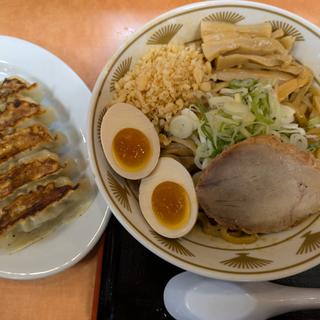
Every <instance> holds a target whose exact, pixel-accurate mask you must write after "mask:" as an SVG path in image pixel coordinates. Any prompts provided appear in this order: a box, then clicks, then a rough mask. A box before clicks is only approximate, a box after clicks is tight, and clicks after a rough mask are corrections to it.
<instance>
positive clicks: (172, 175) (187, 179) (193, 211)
mask: <svg viewBox="0 0 320 320" xmlns="http://www.w3.org/2000/svg"><path fill="white" fill-rule="evenodd" d="M165 181H172V182H175V183H177V184H179V185H180V186H181V187H183V188H184V190H185V192H186V193H187V194H188V197H189V201H190V216H189V220H188V222H187V223H186V224H185V225H183V226H181V227H180V228H177V229H170V228H168V227H166V226H165V225H163V224H161V222H160V221H159V220H158V218H157V217H156V215H155V213H154V212H153V210H152V194H153V191H154V189H155V188H156V187H157V186H158V185H159V184H160V183H162V182H165ZM139 204H140V209H141V212H142V214H143V216H144V218H145V219H146V221H147V222H148V224H149V225H150V226H151V227H152V229H153V230H155V231H156V232H157V233H159V234H161V235H163V236H164V237H167V238H179V237H182V236H184V235H185V234H187V233H188V232H189V231H190V230H191V229H192V228H193V226H194V225H195V223H196V220H197V217H198V201H197V196H196V192H195V188H194V184H193V181H192V178H191V176H190V174H189V172H188V171H187V170H186V168H185V167H184V166H183V165H182V164H180V163H179V162H178V161H176V160H174V159H172V158H168V157H161V158H160V159H159V161H158V164H157V166H156V168H155V170H154V171H153V172H152V173H151V175H149V176H148V177H146V178H144V179H142V181H141V184H140V188H139Z"/></svg>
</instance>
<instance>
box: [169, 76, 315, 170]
mask: <svg viewBox="0 0 320 320" xmlns="http://www.w3.org/2000/svg"><path fill="white" fill-rule="evenodd" d="M219 93H220V95H217V96H214V95H212V94H207V95H206V102H205V103H197V104H192V105H190V106H189V107H188V108H185V109H183V110H182V111H181V113H180V114H179V115H177V116H175V117H173V118H172V120H171V122H170V125H169V132H170V134H171V135H173V136H174V137H177V138H180V139H192V140H193V141H194V143H195V144H196V146H197V149H196V153H195V164H196V165H197V167H199V169H204V168H205V167H206V166H207V165H208V163H209V162H210V160H211V159H213V158H214V157H216V156H217V155H218V154H220V153H221V152H222V151H223V150H224V149H225V148H226V147H228V146H230V145H232V144H235V143H237V142H240V141H242V140H244V139H247V138H250V137H254V136H258V135H274V136H277V137H278V138H280V139H281V140H282V141H283V142H286V143H291V144H293V145H295V146H297V147H298V148H300V149H301V150H307V149H309V150H311V151H313V150H312V149H313V148H315V145H314V144H311V143H308V136H307V134H306V131H305V129H304V128H302V127H299V125H298V124H297V123H295V118H294V113H295V111H294V109H292V108H291V107H289V106H287V105H284V104H281V103H280V102H279V100H278V98H277V94H276V91H275V90H274V88H273V86H272V83H271V82H270V81H262V80H260V81H258V80H254V79H246V80H233V81H231V82H230V83H229V85H228V87H226V88H222V89H221V90H220V91H219ZM310 122H312V123H309V125H310V126H311V127H312V126H318V125H319V124H320V119H311V120H310Z"/></svg>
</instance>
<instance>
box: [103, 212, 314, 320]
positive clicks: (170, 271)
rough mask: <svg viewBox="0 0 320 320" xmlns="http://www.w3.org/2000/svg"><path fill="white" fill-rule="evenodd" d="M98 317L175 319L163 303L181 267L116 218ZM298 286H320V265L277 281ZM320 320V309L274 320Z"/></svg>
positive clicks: (107, 249)
mask: <svg viewBox="0 0 320 320" xmlns="http://www.w3.org/2000/svg"><path fill="white" fill-rule="evenodd" d="M106 233H107V234H106V242H105V247H104V256H103V262H102V264H103V265H102V275H101V287H100V297H99V306H98V319H99V320H102V319H105V320H127V319H128V320H132V319H139V320H151V319H152V320H168V319H173V318H172V317H171V316H170V315H169V313H168V312H167V310H166V308H165V306H164V304H163V290H164V288H165V285H166V284H167V282H168V281H169V280H170V278H171V277H173V276H174V275H176V274H177V273H180V272H182V270H181V269H179V268H177V267H174V266H173V265H171V264H169V263H167V262H165V261H164V260H162V259H160V258H158V257H157V256H156V255H154V254H152V253H151V252H150V251H148V250H147V249H145V248H144V247H143V246H142V245H141V244H140V243H139V242H137V241H136V240H135V239H134V238H133V237H132V236H131V235H130V234H129V233H128V232H127V231H126V230H125V229H124V228H123V227H122V226H121V225H120V224H119V223H118V221H117V220H116V219H115V218H114V217H111V219H110V222H109V225H108V228H107V230H106ZM275 282H276V283H280V284H284V285H289V286H295V287H314V288H320V266H318V267H315V268H313V269H311V270H309V271H307V272H303V273H301V274H299V275H296V276H293V277H289V278H285V279H281V280H278V281H275ZM302 319H303V320H319V319H320V310H309V311H299V312H292V313H287V314H285V315H281V316H278V317H275V318H272V320H302Z"/></svg>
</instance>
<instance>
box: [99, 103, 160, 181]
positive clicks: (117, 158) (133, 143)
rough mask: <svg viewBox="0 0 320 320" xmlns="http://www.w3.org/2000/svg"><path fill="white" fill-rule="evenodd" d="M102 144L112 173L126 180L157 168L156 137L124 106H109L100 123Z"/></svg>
mask: <svg viewBox="0 0 320 320" xmlns="http://www.w3.org/2000/svg"><path fill="white" fill-rule="evenodd" d="M101 142H102V147H103V151H104V154H105V156H106V158H107V160H108V162H109V164H110V166H111V167H112V169H113V170H114V171H116V172H117V173H118V174H119V175H120V176H122V177H124V178H127V179H133V180H135V179H142V178H144V177H146V176H147V175H149V174H150V173H151V171H152V170H153V169H154V168H155V166H156V165H157V162H158V160H159V154H160V142H159V136H158V134H157V131H156V129H155V127H154V126H153V124H152V122H151V121H150V120H149V119H148V118H147V117H146V116H145V115H144V114H143V113H142V112H141V111H140V110H139V109H137V108H136V107H134V106H132V105H130V104H127V103H117V104H114V105H113V106H111V107H110V108H109V109H108V111H107V112H106V114H105V115H104V117H103V119H102V124H101Z"/></svg>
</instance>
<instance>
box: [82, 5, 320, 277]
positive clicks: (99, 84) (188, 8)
mask: <svg viewBox="0 0 320 320" xmlns="http://www.w3.org/2000/svg"><path fill="white" fill-rule="evenodd" d="M206 8H212V9H216V8H234V9H239V8H247V9H253V10H255V9H256V10H261V11H264V12H269V13H272V14H277V15H279V16H281V17H282V18H285V19H289V20H291V21H293V22H295V23H297V24H299V25H301V26H302V27H304V28H305V29H307V30H308V31H310V32H311V33H313V34H314V35H315V36H317V37H318V38H320V28H319V27H317V26H316V25H314V24H313V23H311V22H309V21H307V20H306V19H304V18H302V17H300V16H298V15H297V14H294V13H291V12H289V11H287V10H284V9H281V8H278V7H276V6H271V5H267V4H263V3H257V2H253V1H232V0H218V1H204V2H198V3H193V4H189V5H185V6H180V7H177V8H175V9H173V10H170V11H168V12H166V13H164V14H161V15H159V16H157V17H156V18H154V19H152V20H150V21H149V22H148V23H146V24H145V25H144V26H143V27H141V28H140V29H139V30H138V31H136V32H135V33H133V34H132V35H131V36H130V37H129V38H128V39H127V40H126V41H125V42H124V43H123V44H122V45H121V46H120V47H119V48H118V49H117V50H116V51H115V53H114V54H113V55H112V56H111V58H110V59H108V62H107V63H106V64H105V66H104V68H103V69H102V71H101V73H100V75H99V77H98V79H97V81H96V83H95V86H94V89H93V93H92V97H91V101H90V108H89V111H88V117H87V119H88V120H87V121H88V122H87V128H88V133H87V136H88V151H89V158H90V163H91V166H92V169H93V172H94V175H95V180H96V183H97V185H98V188H99V190H100V192H101V193H102V195H103V196H104V198H105V200H106V201H107V203H108V205H109V206H110V208H111V210H112V212H113V213H114V215H115V217H116V218H117V220H118V221H119V222H120V223H121V225H122V226H123V227H124V228H125V229H126V230H127V231H128V232H129V233H130V234H131V235H132V236H133V237H134V238H135V239H136V240H137V241H139V242H140V243H141V244H142V245H143V246H144V247H146V248H147V249H149V250H150V251H151V252H153V253H154V254H156V255H158V256H159V257H161V258H162V259H164V260H166V261H167V262H169V263H171V264H173V265H176V266H177V267H180V268H182V269H184V270H187V271H190V272H194V273H197V274H200V275H203V276H206V277H210V278H216V279H223V280H230V281H267V280H274V279H280V278H284V277H288V276H291V275H294V274H297V273H300V272H303V271H305V270H308V269H310V268H312V267H314V266H316V265H317V264H319V263H320V253H319V254H317V255H316V256H313V257H312V258H309V259H306V260H304V261H303V262H300V263H297V264H293V265H291V266H288V267H286V268H280V269H278V270H275V271H269V272H268V271H267V272H261V273H259V272H252V273H246V274H241V273H230V272H222V271H214V270H210V269H208V268H206V267H204V266H200V265H195V264H192V263H190V262H188V261H185V260H183V259H181V258H177V257H175V256H173V255H170V254H169V253H168V252H166V251H164V250H163V248H162V247H160V246H157V245H156V244H154V243H151V242H150V241H149V239H148V238H146V237H145V236H144V234H143V233H142V232H140V231H139V230H137V229H136V227H135V226H134V225H133V224H131V223H129V222H128V220H127V218H126V217H125V216H124V214H122V212H121V210H119V209H118V206H117V205H116V204H115V203H114V201H113V199H112V198H111V197H110V196H109V195H108V192H107V191H106V189H105V187H104V184H103V181H102V178H101V176H100V174H99V169H98V165H97V163H96V160H95V154H96V152H95V147H94V117H95V110H96V105H97V102H98V101H99V98H100V95H101V92H102V88H103V86H104V83H105V81H106V79H107V76H106V75H107V74H108V73H109V71H110V69H112V67H113V66H114V64H115V61H116V60H117V59H118V57H119V56H120V55H122V54H123V53H124V52H125V51H126V50H127V48H128V47H129V46H130V44H131V43H132V42H134V41H135V40H136V39H137V38H139V37H140V36H142V35H143V34H144V33H146V32H147V31H149V30H151V29H152V28H153V27H155V26H156V25H158V24H160V23H163V22H165V21H167V20H170V19H172V18H173V17H176V16H180V15H184V14H185V13H188V12H194V11H200V10H202V9H206Z"/></svg>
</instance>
